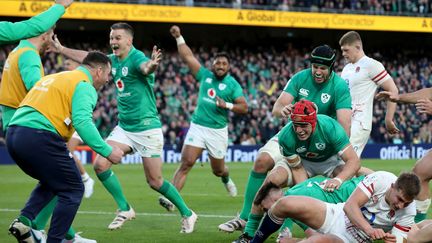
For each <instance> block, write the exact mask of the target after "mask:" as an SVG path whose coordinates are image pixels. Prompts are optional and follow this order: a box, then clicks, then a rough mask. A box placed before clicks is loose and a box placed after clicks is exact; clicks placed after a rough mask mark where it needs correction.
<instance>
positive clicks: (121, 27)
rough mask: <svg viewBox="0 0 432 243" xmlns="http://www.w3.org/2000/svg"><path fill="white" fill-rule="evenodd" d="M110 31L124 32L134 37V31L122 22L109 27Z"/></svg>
mask: <svg viewBox="0 0 432 243" xmlns="http://www.w3.org/2000/svg"><path fill="white" fill-rule="evenodd" d="M111 29H112V30H125V31H126V32H127V33H129V34H130V35H131V36H133V35H134V29H133V28H132V26H130V25H129V24H128V23H124V22H119V23H115V24H113V25H111Z"/></svg>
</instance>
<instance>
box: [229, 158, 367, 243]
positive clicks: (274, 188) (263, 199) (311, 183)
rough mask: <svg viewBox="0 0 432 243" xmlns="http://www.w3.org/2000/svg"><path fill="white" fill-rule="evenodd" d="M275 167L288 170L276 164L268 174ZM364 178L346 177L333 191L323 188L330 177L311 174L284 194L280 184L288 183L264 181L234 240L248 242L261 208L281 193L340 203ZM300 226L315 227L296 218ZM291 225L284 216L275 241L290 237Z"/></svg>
mask: <svg viewBox="0 0 432 243" xmlns="http://www.w3.org/2000/svg"><path fill="white" fill-rule="evenodd" d="M278 169H285V170H286V171H289V169H288V168H287V167H282V168H279V166H278V164H277V165H276V167H275V168H274V169H273V170H272V171H271V172H270V176H271V175H272V174H273V173H275V172H277V171H278ZM363 179H364V176H360V177H354V178H352V179H350V180H347V181H345V182H344V183H343V184H342V185H341V186H340V187H339V189H338V190H335V191H334V192H329V191H327V190H324V185H325V184H326V183H327V181H328V180H330V178H327V177H314V178H310V179H307V180H306V181H303V182H302V183H299V184H297V185H295V186H294V187H292V188H290V189H288V190H287V191H286V192H285V194H283V191H282V189H281V188H282V187H285V186H286V185H287V183H284V184H279V185H276V184H274V183H273V182H268V183H264V185H263V186H262V187H261V188H260V190H259V191H258V193H257V195H256V198H255V201H254V204H253V205H252V210H251V214H249V218H248V221H247V224H246V227H245V230H244V233H243V234H242V235H241V236H240V237H239V238H238V239H237V240H236V241H234V242H235V243H247V242H249V241H250V240H251V239H252V236H254V235H255V232H256V230H257V228H258V226H259V224H260V222H261V219H262V217H263V215H264V212H266V211H268V209H270V208H271V206H272V205H273V204H274V203H275V202H276V201H277V200H279V199H280V198H281V197H282V196H308V197H312V198H316V199H319V200H321V201H323V202H328V203H341V202H345V201H346V200H347V199H348V198H349V196H350V195H351V193H352V192H353V191H354V190H355V188H356V186H357V184H358V183H359V182H360V181H362V180H363ZM295 222H296V223H297V224H298V225H299V226H300V227H301V228H302V229H303V230H305V232H306V235H308V236H309V235H312V234H313V233H314V230H312V229H310V228H309V227H308V226H306V225H304V224H303V223H301V222H298V221H295ZM292 227H293V220H291V219H290V218H287V219H285V221H284V224H283V225H282V227H281V228H280V231H279V235H278V239H277V241H278V242H282V239H284V238H285V240H287V239H289V238H291V237H292V233H291V232H292Z"/></svg>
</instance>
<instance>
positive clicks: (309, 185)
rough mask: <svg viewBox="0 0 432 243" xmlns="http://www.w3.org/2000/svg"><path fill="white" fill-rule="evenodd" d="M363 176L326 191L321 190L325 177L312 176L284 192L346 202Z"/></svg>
mask: <svg viewBox="0 0 432 243" xmlns="http://www.w3.org/2000/svg"><path fill="white" fill-rule="evenodd" d="M364 178H365V176H359V177H353V178H351V179H349V180H347V181H345V182H344V183H342V185H341V186H340V187H339V189H338V190H335V191H333V192H328V191H325V190H323V188H324V185H325V182H326V181H327V180H328V179H329V178H326V177H313V178H310V179H307V180H305V181H303V182H302V183H300V184H297V185H295V186H293V187H292V188H290V189H288V190H287V191H286V192H285V196H308V197H312V198H316V199H319V200H321V201H323V202H328V203H341V202H346V200H347V199H348V198H349V196H350V195H351V193H352V192H353V191H354V190H355V188H356V187H357V184H358V183H359V182H360V181H362V180H363V179H364Z"/></svg>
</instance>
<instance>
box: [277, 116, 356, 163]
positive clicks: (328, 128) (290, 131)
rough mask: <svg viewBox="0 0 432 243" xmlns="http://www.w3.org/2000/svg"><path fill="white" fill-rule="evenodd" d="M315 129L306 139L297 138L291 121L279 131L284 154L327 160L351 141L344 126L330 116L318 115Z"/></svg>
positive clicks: (318, 160)
mask: <svg viewBox="0 0 432 243" xmlns="http://www.w3.org/2000/svg"><path fill="white" fill-rule="evenodd" d="M317 119H318V121H317V125H316V127H315V131H314V132H313V133H312V134H311V136H310V137H309V138H308V139H307V140H306V141H301V140H299V139H298V138H297V135H296V133H295V132H294V128H293V123H292V122H289V123H288V124H287V125H285V127H284V128H282V130H281V131H280V132H279V146H280V148H281V153H282V155H283V156H292V155H294V154H298V155H299V156H300V157H301V158H304V159H306V160H309V161H312V162H321V161H325V160H327V159H328V158H330V157H332V156H333V155H336V154H338V152H339V151H341V150H342V149H343V148H345V147H346V146H347V145H348V144H349V143H350V141H349V138H348V136H347V134H346V133H345V130H344V129H343V128H342V126H341V125H340V124H339V123H338V122H337V121H336V120H334V119H332V118H331V117H329V116H326V115H321V114H319V115H318V116H317Z"/></svg>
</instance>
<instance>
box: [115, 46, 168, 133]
mask: <svg viewBox="0 0 432 243" xmlns="http://www.w3.org/2000/svg"><path fill="white" fill-rule="evenodd" d="M108 56H109V58H110V59H111V61H112V75H113V79H114V82H115V85H116V87H117V89H116V90H117V92H116V93H117V107H118V118H119V126H120V127H121V128H123V129H124V130H126V131H129V132H141V131H146V130H149V129H154V128H160V127H161V126H162V124H161V122H160V119H159V116H158V111H157V107H156V97H155V94H154V91H153V87H154V84H155V75H154V73H152V74H150V75H144V74H143V73H142V72H141V69H140V65H141V64H142V63H144V62H147V61H148V60H149V58H147V57H146V56H145V55H144V53H143V52H142V51H139V50H137V49H135V48H134V47H132V48H131V50H130V51H129V54H128V55H127V57H126V58H124V59H123V60H119V58H118V57H116V56H115V55H114V54H110V55H108Z"/></svg>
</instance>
